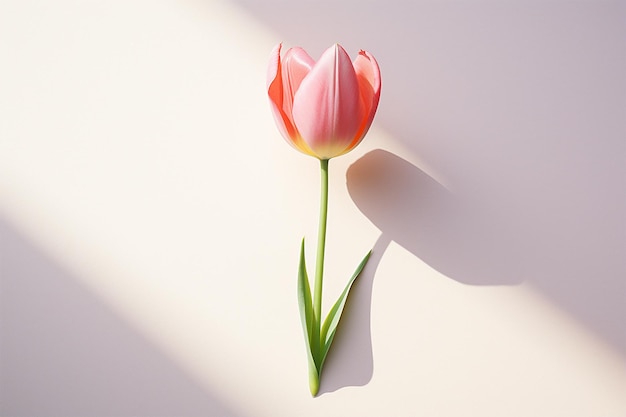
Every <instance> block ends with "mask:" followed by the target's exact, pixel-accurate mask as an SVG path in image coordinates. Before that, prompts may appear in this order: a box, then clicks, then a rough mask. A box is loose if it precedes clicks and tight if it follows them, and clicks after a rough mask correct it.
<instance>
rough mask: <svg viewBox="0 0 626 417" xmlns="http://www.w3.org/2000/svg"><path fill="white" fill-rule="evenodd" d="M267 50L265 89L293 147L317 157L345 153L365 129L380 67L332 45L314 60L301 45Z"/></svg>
mask: <svg viewBox="0 0 626 417" xmlns="http://www.w3.org/2000/svg"><path fill="white" fill-rule="evenodd" d="M281 46H282V45H280V44H279V45H277V46H276V47H275V48H274V50H273V51H272V54H271V59H270V65H269V68H268V74H267V93H268V96H269V98H270V103H271V108H272V112H273V114H274V119H275V120H276V124H277V126H278V129H279V130H280V132H281V133H282V135H283V137H284V138H285V139H286V140H287V142H288V143H289V144H291V145H292V146H293V147H294V148H296V149H297V150H299V151H300V152H303V153H305V154H307V155H311V156H314V157H316V158H318V159H320V160H322V159H330V158H334V157H336V156H339V155H343V154H345V153H347V152H349V151H351V150H352V149H354V147H356V146H357V145H358V144H359V143H360V142H361V140H362V139H363V137H364V136H365V134H366V133H367V131H368V129H369V127H370V125H371V124H372V120H373V119H374V115H375V114H376V109H377V107H378V101H379V99H380V84H381V83H380V70H379V68H378V63H377V62H376V60H375V59H374V57H373V56H372V55H371V54H370V53H368V52H366V51H360V52H359V55H358V56H357V58H356V59H355V60H354V62H352V61H351V60H350V57H349V56H348V54H347V53H346V51H345V50H344V49H343V48H342V47H341V46H340V45H339V44H335V45H333V46H331V47H330V48H328V49H327V50H326V51H325V52H324V53H323V54H322V56H321V58H320V59H319V61H317V62H315V61H314V60H313V59H312V58H311V57H310V56H309V55H308V54H307V53H306V51H305V50H304V49H302V48H291V49H289V50H288V51H287V53H286V54H285V56H284V57H283V58H281V56H280V51H281Z"/></svg>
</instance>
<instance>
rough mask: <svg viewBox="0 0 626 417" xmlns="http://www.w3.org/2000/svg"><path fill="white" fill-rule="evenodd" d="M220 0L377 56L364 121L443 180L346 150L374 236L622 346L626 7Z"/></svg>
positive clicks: (309, 45) (295, 37)
mask: <svg viewBox="0 0 626 417" xmlns="http://www.w3.org/2000/svg"><path fill="white" fill-rule="evenodd" d="M232 1H233V2H235V3H237V4H240V5H242V6H244V7H245V8H246V9H247V10H248V11H249V12H251V14H253V15H254V16H255V17H257V18H258V19H260V20H261V21H262V22H264V23H266V24H268V25H269V26H270V27H272V28H274V29H275V30H277V31H278V32H279V33H280V34H282V35H283V37H284V40H285V45H286V46H292V45H300V46H303V47H305V48H306V49H307V50H309V51H310V52H311V54H312V55H313V57H314V58H317V57H318V56H319V54H321V52H322V51H323V50H324V49H326V48H327V47H328V46H329V45H331V44H333V43H334V42H340V43H341V44H342V45H343V46H344V47H346V49H347V50H348V51H349V53H351V54H354V53H355V52H356V51H357V50H358V49H359V48H363V49H367V50H368V51H370V52H372V53H373V54H374V55H375V56H376V58H377V59H378V61H379V63H380V65H381V71H382V76H383V89H382V96H381V103H380V108H379V112H378V115H377V118H376V120H375V122H374V123H375V125H376V126H378V127H382V128H383V129H385V130H386V131H387V132H388V133H390V134H391V136H392V137H393V138H395V139H397V140H398V141H400V142H402V143H403V144H404V145H406V147H407V148H408V149H409V150H411V151H412V152H414V153H415V155H418V156H419V158H418V159H419V160H420V161H421V162H422V163H423V165H421V164H420V167H421V168H422V169H423V170H424V171H426V172H429V173H432V174H433V175H434V176H435V177H437V178H442V179H444V180H445V183H446V185H448V186H449V190H450V191H448V190H447V189H446V188H444V187H442V186H441V185H439V184H437V183H436V182H434V180H432V179H430V178H429V177H428V176H426V174H424V172H422V170H421V169H419V168H417V167H415V166H410V165H408V162H406V161H403V160H402V159H401V158H400V157H397V156H393V155H389V154H384V153H381V152H382V151H377V152H375V153H373V154H370V155H367V156H365V157H364V158H363V159H362V160H360V161H357V162H356V163H355V164H354V166H353V167H352V168H351V169H350V172H349V173H348V188H349V190H350V192H351V194H352V196H353V199H354V200H355V203H356V204H357V205H358V206H359V208H361V210H362V211H363V213H364V214H365V215H366V216H368V217H369V218H370V219H371V220H372V221H373V222H374V223H376V224H378V225H379V227H381V228H382V230H383V236H387V237H388V238H389V239H394V240H396V239H397V242H398V243H399V244H401V245H402V246H404V247H405V248H406V249H407V250H409V251H411V252H412V253H414V254H415V255H416V256H418V257H420V258H421V259H423V260H424V261H425V262H427V263H429V264H430V265H431V266H433V267H434V268H436V269H437V270H439V271H440V272H442V273H443V274H445V275H447V276H449V277H450V278H452V279H455V280H457V281H459V282H463V283H466V284H472V285H476V284H479V285H482V284H515V283H519V282H521V281H529V282H530V283H532V285H533V287H535V288H537V289H539V290H540V291H541V292H542V293H543V294H545V295H547V296H548V297H549V298H550V299H551V300H552V301H553V302H554V303H555V304H557V305H558V306H560V307H561V308H562V309H564V310H565V311H567V312H568V313H569V314H571V315H572V317H574V318H576V319H577V320H578V321H579V322H581V323H582V324H584V325H586V326H587V327H588V328H590V329H592V330H593V331H594V332H595V333H596V334H598V335H601V336H602V337H603V338H604V339H605V340H606V341H609V342H610V343H611V344H612V345H613V346H614V347H615V348H616V350H618V351H620V352H622V354H624V355H626V331H625V329H624V326H623V324H622V321H623V317H625V316H626V279H625V278H624V277H626V259H624V256H623V254H624V253H626V216H625V215H624V213H626V187H624V179H625V178H626V164H624V160H626V142H625V141H624V140H623V139H624V137H626V125H625V124H624V122H623V120H624V119H623V115H624V109H626V77H624V76H623V74H624V73H626V26H624V25H623V21H624V19H626V4H623V2H572V1H552V2H527V1H522V0H519V1H516V0H513V1H507V2H487V1H467V2H452V1H450V2H448V1H442V2H431V1H415V2H409V1H403V0H391V1H389V2H378V1H367V0H366V1H355V0H347V1H341V2H328V1H312V0H302V1H290V2H285V1H281V0H269V1H267V0H263V1H260V0H232ZM268 54H269V51H268ZM366 140H367V139H366ZM383 168H384V169H386V170H389V171H387V172H381V170H383ZM368 170H377V171H378V172H379V175H380V176H379V177H376V178H374V175H373V174H368V173H367V171H368ZM383 171H384V170H383ZM366 181H367V182H366ZM373 187H374V188H376V189H377V190H378V191H379V192H383V193H386V195H387V197H388V198H390V199H391V200H392V201H396V203H394V205H393V206H388V205H385V206H384V207H383V206H381V204H385V203H384V202H383V199H382V198H380V197H379V196H377V195H376V193H374V192H372V191H371V190H372V188H373ZM409 216H410V217H409ZM409 218H410V219H412V220H411V221H409V220H408V219H409ZM414 233H415V234H414ZM381 242H382V241H381ZM379 243H380V242H379ZM355 295H356V294H355ZM353 298H356V297H353ZM350 302H352V300H351V301H350ZM331 359H332V358H330V357H329V360H331ZM355 375H356V374H355ZM359 378H360V379H359ZM359 378H356V379H355V380H359V381H361V383H362V380H363V379H364V378H362V377H359Z"/></svg>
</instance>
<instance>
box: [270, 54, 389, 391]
mask: <svg viewBox="0 0 626 417" xmlns="http://www.w3.org/2000/svg"><path fill="white" fill-rule="evenodd" d="M280 50H281V45H280V44H279V45H277V46H276V47H275V48H274V50H273V51H272V55H271V59H270V64H269V68H268V74H267V94H268V95H269V98H270V103H271V107H272V112H273V114H274V119H275V120H276V124H277V125H278V129H279V130H280V132H281V133H282V135H283V137H284V138H285V139H286V140H287V142H289V143H290V144H291V145H292V146H293V147H294V148H296V149H297V150H299V151H300V152H303V153H305V154H307V155H311V156H314V157H316V158H318V159H319V161H320V172H321V198H320V220H319V229H318V237H317V258H316V262H315V283H314V284H315V286H314V287H313V291H311V285H310V283H309V274H308V272H307V268H306V261H305V254H304V239H303V240H302V246H301V248H300V262H299V267H298V305H299V308H300V318H301V320H302V329H303V330H304V336H305V341H306V347H307V357H308V360H309V388H310V390H311V394H312V395H313V396H315V395H317V393H318V392H319V388H320V378H321V374H322V368H323V367H324V361H325V360H326V357H327V355H328V352H329V349H330V347H331V345H332V343H333V339H334V337H335V333H336V332H337V328H338V327H337V326H338V325H339V320H340V319H341V315H342V312H343V309H344V306H345V304H346V301H347V299H348V294H349V292H350V288H351V287H352V284H353V283H354V281H355V280H356V279H357V278H358V276H359V275H360V274H361V271H362V270H363V268H364V267H365V265H366V264H367V260H368V259H369V256H370V253H371V251H370V253H368V254H367V255H365V257H364V258H363V260H362V261H361V263H360V264H359V266H357V268H356V271H355V272H354V274H353V275H352V277H351V278H350V279H349V280H348V283H347V285H346V287H345V289H344V290H343V292H342V293H341V295H339V298H338V299H337V301H336V302H335V304H334V305H333V306H332V307H331V308H330V310H329V311H328V312H327V314H326V315H325V316H324V315H323V314H322V282H323V277H324V253H325V247H326V224H327V214H328V162H329V160H330V159H331V158H334V157H336V156H339V155H343V154H344V153H346V152H349V151H351V150H352V149H354V147H355V146H357V145H358V144H359V143H360V142H361V140H362V139H363V137H364V136H365V134H366V133H367V131H368V129H369V127H370V125H371V124H372V120H373V119H374V114H376V108H377V107H378V101H379V99H380V70H379V68H378V63H377V62H376V60H375V59H374V57H373V56H372V55H371V54H369V53H368V52H365V51H360V52H359V55H358V56H357V58H356V59H355V60H354V62H352V61H351V60H350V57H349V56H348V54H347V53H346V51H345V50H344V49H343V48H342V47H341V46H339V45H338V44H335V45H334V46H331V47H330V48H328V49H327V50H326V52H324V54H322V57H321V58H320V59H319V61H317V62H315V61H314V60H313V59H312V58H311V57H310V56H309V55H308V54H307V53H306V52H305V51H304V49H302V48H292V49H290V50H288V51H287V53H286V54H285V56H284V57H281V55H280Z"/></svg>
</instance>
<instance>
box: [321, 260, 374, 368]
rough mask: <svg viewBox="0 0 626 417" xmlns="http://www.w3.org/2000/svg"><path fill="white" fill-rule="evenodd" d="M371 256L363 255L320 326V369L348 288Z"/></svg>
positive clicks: (344, 303) (345, 299) (331, 340)
mask: <svg viewBox="0 0 626 417" xmlns="http://www.w3.org/2000/svg"><path fill="white" fill-rule="evenodd" d="M371 254H372V251H369V252H368V253H367V255H365V257H364V258H363V260H362V261H361V263H360V264H359V266H357V268H356V271H354V274H353V275H352V278H350V281H348V284H347V285H346V288H345V289H344V290H343V292H342V293H341V295H340V296H339V298H338V299H337V302H336V303H335V305H333V308H331V309H330V311H329V312H328V316H326V320H324V325H323V326H322V331H321V334H320V345H321V348H322V352H321V361H320V362H319V367H320V369H321V368H322V366H323V365H324V361H325V360H326V355H327V354H328V351H329V350H330V345H331V344H332V343H333V339H334V338H335V333H336V332H337V326H338V325H339V320H341V314H342V313H343V308H344V306H345V305H346V301H347V300H348V294H349V292H350V288H351V287H352V284H353V283H354V281H355V280H356V279H357V277H358V276H359V275H360V274H361V271H363V268H365V264H367V261H368V260H369V257H370V255H371Z"/></svg>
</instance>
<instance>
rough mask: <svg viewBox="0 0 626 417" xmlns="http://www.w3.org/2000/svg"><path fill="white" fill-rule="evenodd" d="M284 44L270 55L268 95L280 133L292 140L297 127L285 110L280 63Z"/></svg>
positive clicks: (277, 46) (276, 47)
mask: <svg viewBox="0 0 626 417" xmlns="http://www.w3.org/2000/svg"><path fill="white" fill-rule="evenodd" d="M281 48H282V44H278V45H276V46H275V47H274V49H273V50H272V53H271V55H270V65H269V67H268V69H267V95H268V96H269V98H270V104H271V108H272V114H273V115H274V120H275V121H276V125H277V126H278V130H280V133H281V134H282V135H283V136H284V137H285V139H287V140H288V141H289V140H291V138H292V137H294V136H295V131H296V129H295V126H293V123H292V121H291V119H290V118H289V117H288V116H287V114H285V112H284V110H283V103H284V96H283V75H282V65H281V62H280V50H281Z"/></svg>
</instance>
